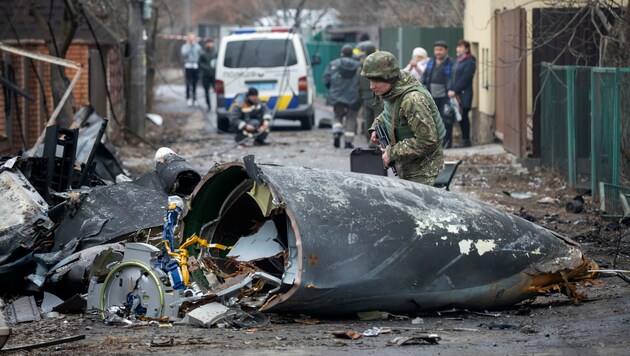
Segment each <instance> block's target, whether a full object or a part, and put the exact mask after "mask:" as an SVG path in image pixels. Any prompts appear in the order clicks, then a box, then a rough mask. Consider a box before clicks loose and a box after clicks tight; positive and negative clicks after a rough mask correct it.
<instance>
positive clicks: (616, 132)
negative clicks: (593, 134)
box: [611, 68, 621, 184]
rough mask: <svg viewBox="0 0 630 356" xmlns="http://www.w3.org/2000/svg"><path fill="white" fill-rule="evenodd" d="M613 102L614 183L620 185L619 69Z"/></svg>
mask: <svg viewBox="0 0 630 356" xmlns="http://www.w3.org/2000/svg"><path fill="white" fill-rule="evenodd" d="M613 97H614V100H613V105H614V107H613V121H612V125H611V126H612V131H613V132H612V133H613V149H612V162H613V164H612V175H613V176H612V183H613V184H619V171H620V166H621V164H620V163H621V161H620V159H619V153H620V152H619V151H620V150H621V147H620V146H621V142H620V141H621V118H620V116H621V100H620V97H621V74H620V70H619V68H615V90H614V95H613Z"/></svg>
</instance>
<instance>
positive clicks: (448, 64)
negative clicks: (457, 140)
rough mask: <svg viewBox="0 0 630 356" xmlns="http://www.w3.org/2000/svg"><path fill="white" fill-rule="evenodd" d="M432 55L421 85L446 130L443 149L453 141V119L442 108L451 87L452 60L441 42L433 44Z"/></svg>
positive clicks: (446, 47) (444, 44)
mask: <svg viewBox="0 0 630 356" xmlns="http://www.w3.org/2000/svg"><path fill="white" fill-rule="evenodd" d="M433 54H434V55H435V56H434V57H433V58H431V59H430V60H429V62H428V63H427V68H426V69H425V71H424V73H422V84H424V86H425V87H426V88H427V89H428V90H429V92H430V93H431V96H432V97H433V100H434V101H435V104H436V105H437V107H438V110H439V111H440V116H441V117H442V120H443V121H444V127H445V128H446V135H445V136H444V147H446V148H449V147H451V146H452V141H453V120H454V118H453V117H451V116H449V115H446V114H445V112H444V108H445V106H446V105H447V103H448V95H447V93H448V91H449V90H451V89H452V87H453V86H452V82H451V77H452V76H451V73H452V70H453V60H452V59H451V58H450V57H449V56H448V45H447V44H446V42H445V41H442V40H440V41H436V42H435V43H434V44H433Z"/></svg>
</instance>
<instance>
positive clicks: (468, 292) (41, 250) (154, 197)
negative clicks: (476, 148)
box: [0, 112, 597, 327]
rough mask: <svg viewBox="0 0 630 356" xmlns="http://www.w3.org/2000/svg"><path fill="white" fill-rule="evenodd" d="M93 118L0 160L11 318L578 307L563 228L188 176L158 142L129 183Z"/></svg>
mask: <svg viewBox="0 0 630 356" xmlns="http://www.w3.org/2000/svg"><path fill="white" fill-rule="evenodd" d="M105 124H106V122H105V121H104V120H103V119H102V118H100V117H98V115H95V114H94V113H89V112H88V113H83V114H82V115H78V119H77V127H79V128H78V129H76V130H61V129H57V128H55V127H50V128H48V130H47V132H46V136H45V139H44V142H43V143H42V144H41V145H38V146H36V147H34V148H33V153H32V154H31V155H22V156H18V157H12V158H8V159H3V161H2V162H1V163H2V166H1V168H0V185H1V187H2V189H1V192H0V194H1V195H2V200H3V204H2V205H1V207H0V211H2V220H1V221H0V277H1V278H2V280H3V281H4V283H3V287H2V288H3V290H2V295H3V296H5V297H7V296H8V297H10V298H12V299H14V298H16V297H20V296H21V298H19V299H16V300H14V301H13V302H12V303H10V304H8V305H7V308H6V310H5V312H6V314H8V315H9V316H10V319H11V320H12V321H13V322H19V321H22V320H28V319H29V316H28V315H26V316H25V315H24V312H23V310H24V309H23V308H19V307H16V303H18V304H19V303H22V304H25V305H36V307H35V308H31V310H37V308H41V309H43V306H44V305H46V306H47V308H48V309H50V310H53V311H54V310H57V311H67V312H69V311H85V310H94V311H96V312H98V313H99V314H100V315H101V316H102V318H103V319H104V320H107V321H109V322H115V323H124V324H134V323H155V322H177V323H189V324H194V325H198V326H205V327H209V326H212V325H215V324H216V323H218V322H224V323H228V324H232V325H236V326H252V325H254V326H260V325H264V324H265V323H267V322H268V318H267V317H266V316H265V314H263V312H296V313H304V314H310V315H335V316H338V315H356V313H360V312H366V311H376V310H378V311H385V312H390V313H409V314H413V313H417V312H420V311H424V310H436V309H445V308H466V309H492V308H500V307H506V306H510V305H513V304H515V303H518V302H520V301H523V300H526V299H530V298H534V297H535V296H537V295H541V294H546V293H550V292H562V293H565V294H567V295H568V296H569V297H570V298H571V299H572V300H573V301H575V302H577V301H579V300H580V299H581V298H582V297H583V296H582V295H581V294H580V292H579V291H578V289H577V288H576V284H579V283H586V282H592V281H593V280H594V278H596V275H595V274H594V273H592V272H591V271H592V270H594V269H597V266H596V265H595V264H594V263H593V262H592V261H589V259H588V258H587V257H586V256H585V255H584V254H583V253H582V252H581V250H580V248H579V246H578V244H577V243H575V242H573V241H571V240H569V239H567V238H566V237H564V236H560V235H558V234H556V233H554V232H551V231H549V230H546V229H544V228H542V227H540V226H538V225H536V224H534V223H532V222H529V221H526V220H524V219H522V218H520V217H518V216H515V215H513V214H508V213H505V212H502V211H500V210H498V209H495V208H494V207H491V206H489V205H487V204H485V203H482V202H479V201H476V200H473V199H469V198H467V197H463V196H460V195H457V194H454V193H451V192H448V191H445V190H440V189H437V188H433V187H428V186H423V185H419V184H416V183H412V182H407V181H403V180H399V179H393V178H387V177H381V176H374V175H366V174H359V173H350V172H341V171H329V170H319V169H312V168H307V167H282V166H274V165H260V164H256V163H255V162H254V158H253V157H252V156H246V157H244V158H243V160H242V161H239V162H230V163H223V164H219V163H217V164H215V166H214V167H213V168H211V169H210V171H209V172H208V173H207V174H206V175H205V176H204V177H203V178H202V177H201V176H200V175H199V174H198V173H197V172H195V171H194V169H192V168H191V167H190V165H189V164H188V163H187V162H186V161H185V160H184V159H182V158H181V157H179V156H178V155H177V154H176V153H175V152H173V151H172V150H170V149H168V148H161V149H160V150H158V152H157V153H156V157H155V162H156V166H155V170H154V171H153V172H151V173H149V174H147V175H144V176H141V177H138V178H136V179H133V180H132V179H129V178H127V177H126V175H125V174H124V171H123V169H122V168H121V166H120V164H118V162H117V160H116V158H115V157H114V156H113V155H112V154H111V153H110V152H109V151H108V150H107V149H106V148H105V146H104V145H103V144H102V143H101V137H102V133H103V131H104V129H103V128H104V125H105ZM37 305H39V306H37ZM51 305H52V306H51ZM32 314H33V315H35V314H37V312H36V311H33V313H32ZM33 317H35V316H33ZM31 320H32V319H31Z"/></svg>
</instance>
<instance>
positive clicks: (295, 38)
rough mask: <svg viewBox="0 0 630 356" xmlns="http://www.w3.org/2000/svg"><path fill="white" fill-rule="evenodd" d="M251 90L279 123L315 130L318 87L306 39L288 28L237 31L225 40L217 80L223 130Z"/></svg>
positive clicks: (218, 104)
mask: <svg viewBox="0 0 630 356" xmlns="http://www.w3.org/2000/svg"><path fill="white" fill-rule="evenodd" d="M315 64H316V63H315ZM250 87H254V88H256V89H258V96H259V98H260V100H262V101H266V102H267V106H268V107H269V110H270V111H271V113H272V114H273V117H274V119H275V118H282V119H290V120H299V121H300V122H301V127H302V129H305V130H310V129H311V128H312V127H313V125H314V123H315V110H314V108H313V101H314V98H315V82H314V81H313V72H312V69H311V61H310V58H309V57H308V51H307V50H306V46H305V44H304V40H303V39H302V36H301V35H300V34H298V33H294V32H292V31H291V29H290V28H284V27H273V28H272V27H256V28H241V29H237V30H234V31H233V32H232V34H231V35H229V36H225V37H223V38H222V39H221V44H220V46H219V52H218V54H217V68H216V80H215V92H216V95H217V127H218V129H219V130H220V131H228V130H229V128H230V127H229V126H230V124H229V110H230V105H232V102H233V101H234V97H236V96H237V95H239V94H242V93H245V92H247V89H248V88H250Z"/></svg>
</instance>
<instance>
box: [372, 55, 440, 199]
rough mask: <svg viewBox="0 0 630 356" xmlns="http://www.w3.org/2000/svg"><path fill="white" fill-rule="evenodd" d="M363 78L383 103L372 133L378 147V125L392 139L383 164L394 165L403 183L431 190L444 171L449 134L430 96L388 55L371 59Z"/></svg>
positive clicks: (392, 56) (384, 155)
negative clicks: (444, 140) (413, 183)
mask: <svg viewBox="0 0 630 356" xmlns="http://www.w3.org/2000/svg"><path fill="white" fill-rule="evenodd" d="M361 75H362V76H364V77H366V78H368V79H369V80H370V89H371V90H372V91H373V92H374V94H375V95H378V96H380V97H381V98H382V99H383V100H384V110H383V112H382V113H381V114H380V115H379V116H378V117H377V118H376V119H375V120H374V124H373V125H372V127H370V129H369V132H370V137H371V139H372V142H374V143H376V144H378V143H379V141H378V138H377V135H376V132H375V127H376V125H381V126H382V127H383V128H384V129H385V132H386V133H387V134H388V136H389V141H390V145H389V146H387V147H386V148H384V149H382V151H383V156H382V158H383V164H384V165H385V167H389V166H390V164H394V165H395V167H396V170H397V171H398V175H399V176H400V178H402V179H407V180H410V181H414V182H417V183H422V184H426V185H431V186H432V185H433V183H434V182H435V178H436V177H437V175H438V174H439V173H440V172H441V171H442V169H443V167H444V153H443V151H442V139H443V138H444V135H445V133H446V130H445V128H444V124H443V122H442V118H441V117H440V112H439V111H438V108H437V106H436V105H435V102H434V101H433V98H432V97H431V94H429V92H428V91H427V90H426V89H425V87H424V86H423V85H422V84H420V83H419V82H418V80H416V78H415V77H414V76H413V75H412V74H410V73H407V72H403V71H401V70H400V67H399V65H398V61H397V60H396V57H394V55H392V54H391V53H389V52H386V51H379V52H376V53H374V54H371V55H369V56H368V57H367V58H366V59H365V62H364V63H363V69H362V71H361Z"/></svg>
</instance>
